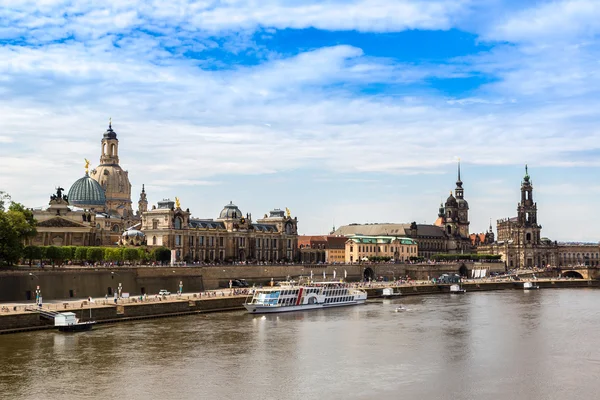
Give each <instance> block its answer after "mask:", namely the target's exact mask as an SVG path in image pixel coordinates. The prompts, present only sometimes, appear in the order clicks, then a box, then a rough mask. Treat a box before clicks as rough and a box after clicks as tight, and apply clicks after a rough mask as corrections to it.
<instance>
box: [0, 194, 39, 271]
mask: <svg viewBox="0 0 600 400" xmlns="http://www.w3.org/2000/svg"><path fill="white" fill-rule="evenodd" d="M9 201H10V196H8V195H7V194H6V193H4V192H0V264H8V265H11V264H14V263H16V262H17V261H19V259H20V258H21V257H22V256H23V249H24V247H25V246H24V243H25V241H26V240H27V239H28V238H31V237H34V236H35V235H36V233H37V231H36V229H35V226H36V222H35V219H34V218H33V212H31V210H28V209H26V208H25V207H23V205H22V204H19V203H15V202H12V201H11V202H10V205H9V206H8V209H7V208H6V205H7V203H8V202H9Z"/></svg>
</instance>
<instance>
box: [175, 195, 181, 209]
mask: <svg viewBox="0 0 600 400" xmlns="http://www.w3.org/2000/svg"><path fill="white" fill-rule="evenodd" d="M175 206H177V208H181V203H180V202H179V197H175Z"/></svg>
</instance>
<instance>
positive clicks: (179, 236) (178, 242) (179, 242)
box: [175, 235, 181, 246]
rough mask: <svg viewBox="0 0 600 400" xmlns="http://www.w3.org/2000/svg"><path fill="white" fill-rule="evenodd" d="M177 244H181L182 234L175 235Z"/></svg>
mask: <svg viewBox="0 0 600 400" xmlns="http://www.w3.org/2000/svg"><path fill="white" fill-rule="evenodd" d="M175 246H181V235H175Z"/></svg>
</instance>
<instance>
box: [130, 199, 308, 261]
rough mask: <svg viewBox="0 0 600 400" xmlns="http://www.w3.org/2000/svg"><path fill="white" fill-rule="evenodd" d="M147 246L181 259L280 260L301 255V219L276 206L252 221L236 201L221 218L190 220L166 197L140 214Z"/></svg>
mask: <svg viewBox="0 0 600 400" xmlns="http://www.w3.org/2000/svg"><path fill="white" fill-rule="evenodd" d="M141 229H142V231H143V232H144V234H145V235H146V240H147V245H148V247H149V248H152V247H156V246H165V247H168V248H169V249H171V250H174V251H175V257H176V260H177V261H184V260H186V261H204V262H230V261H235V262H246V261H248V262H253V261H265V262H277V261H292V260H296V259H297V245H298V219H297V218H292V217H291V215H290V213H289V211H288V213H287V215H286V214H285V212H284V211H282V210H278V209H275V210H273V211H271V212H270V213H269V215H267V214H265V216H264V217H263V218H262V219H258V220H257V221H256V222H253V221H252V215H251V214H246V215H244V214H243V213H242V211H240V209H239V208H238V207H237V206H236V205H235V204H233V203H231V202H230V203H229V204H227V205H225V207H224V208H223V210H222V211H221V213H220V214H219V217H218V218H217V219H197V218H192V216H191V213H190V210H189V209H185V210H183V209H182V208H181V206H180V204H179V200H178V199H176V201H175V202H174V201H171V200H163V201H159V202H158V206H157V207H153V208H152V210H150V211H147V212H144V213H142V226H141Z"/></svg>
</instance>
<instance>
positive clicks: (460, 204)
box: [456, 199, 469, 208]
mask: <svg viewBox="0 0 600 400" xmlns="http://www.w3.org/2000/svg"><path fill="white" fill-rule="evenodd" d="M456 203H457V204H458V207H459V208H469V203H467V201H466V200H465V199H457V200H456Z"/></svg>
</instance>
